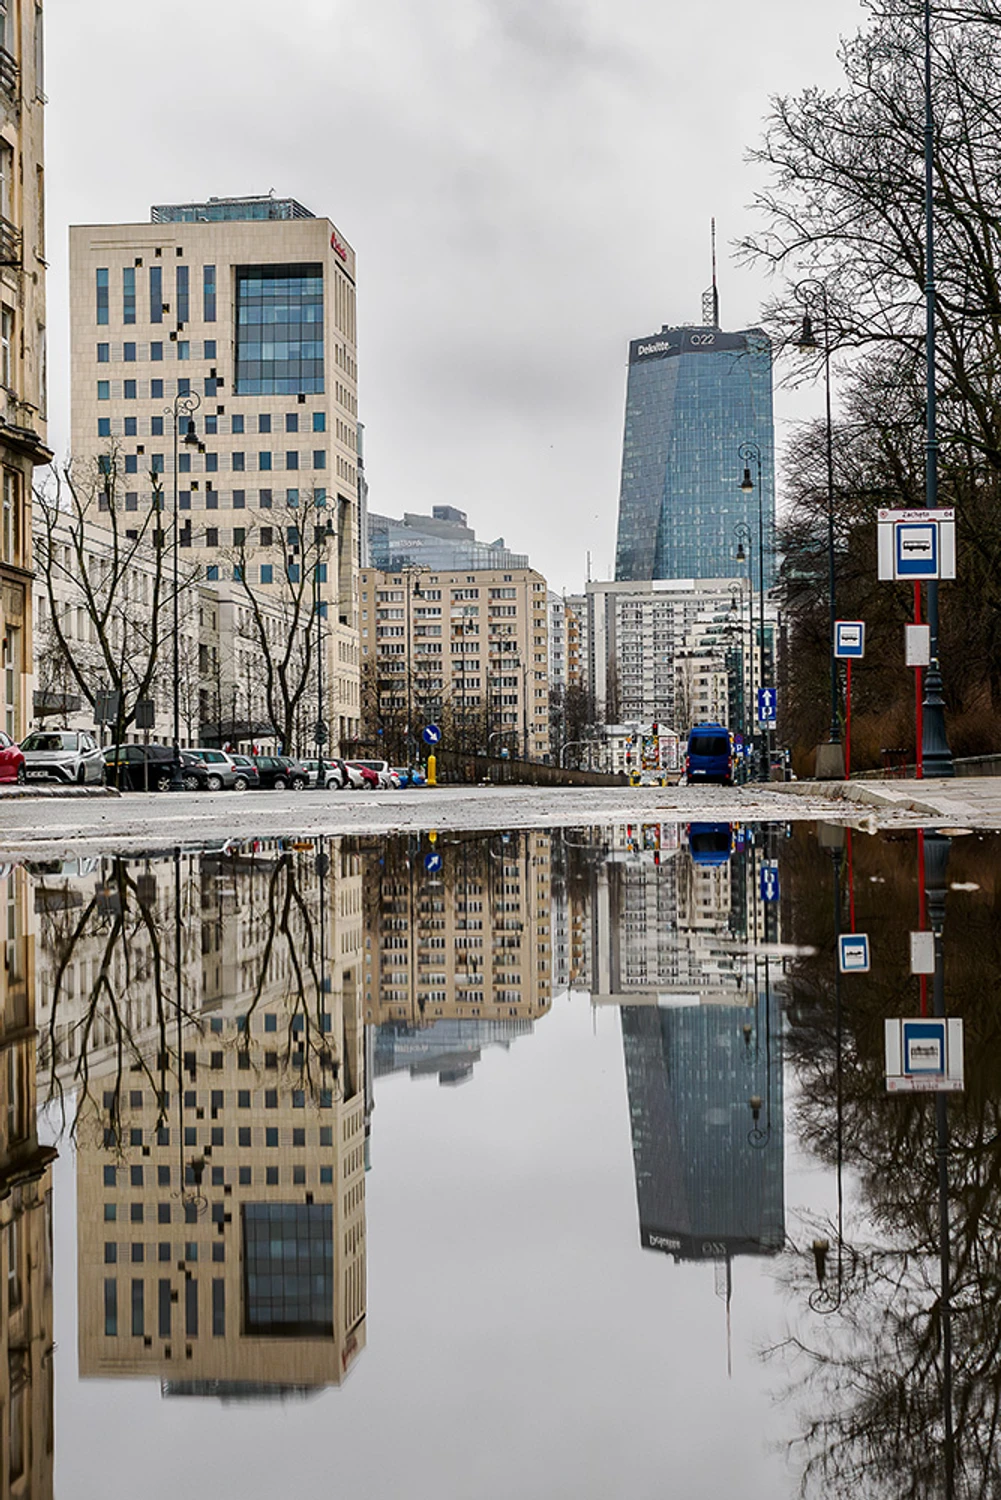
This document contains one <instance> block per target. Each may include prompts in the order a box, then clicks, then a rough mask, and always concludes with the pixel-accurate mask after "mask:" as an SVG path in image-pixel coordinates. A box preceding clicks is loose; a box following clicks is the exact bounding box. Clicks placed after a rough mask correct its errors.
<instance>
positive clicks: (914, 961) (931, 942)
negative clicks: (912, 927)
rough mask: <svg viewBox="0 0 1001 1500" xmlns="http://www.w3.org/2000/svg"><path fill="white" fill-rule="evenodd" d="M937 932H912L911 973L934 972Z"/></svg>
mask: <svg viewBox="0 0 1001 1500" xmlns="http://www.w3.org/2000/svg"><path fill="white" fill-rule="evenodd" d="M934 972H935V934H934V933H933V932H912V933H911V973H912V974H934Z"/></svg>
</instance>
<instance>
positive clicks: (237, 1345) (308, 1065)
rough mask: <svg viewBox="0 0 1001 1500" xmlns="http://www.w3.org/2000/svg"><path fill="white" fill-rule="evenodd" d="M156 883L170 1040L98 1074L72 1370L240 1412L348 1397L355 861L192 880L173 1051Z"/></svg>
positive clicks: (355, 1229) (357, 1092)
mask: <svg viewBox="0 0 1001 1500" xmlns="http://www.w3.org/2000/svg"><path fill="white" fill-rule="evenodd" d="M318 855H320V856H322V857H324V858H328V859H329V861H330V863H329V870H328V873H326V875H325V877H324V879H323V882H322V883H323V887H324V894H323V897H322V899H321V889H320V887H321V881H320V876H319V874H318V871H317V857H318ZM153 870H154V872H155V874H156V876H157V882H158V898H157V899H158V910H157V916H158V930H159V931H160V933H161V937H162V942H163V957H164V960H165V962H166V963H167V965H168V972H167V976H166V978H165V981H164V991H165V996H164V999H165V1006H164V1009H165V1013H166V1017H167V1022H168V1024H167V1026H166V1029H165V1031H164V1032H163V1033H162V1034H160V1033H158V1029H157V1027H156V1025H154V1027H153V1031H152V1034H151V1035H150V1036H149V1037H148V1039H147V1041H146V1044H145V1046H144V1048H143V1049H142V1053H141V1061H135V1062H132V1063H131V1065H127V1066H126V1068H125V1070H124V1072H121V1073H120V1072H119V1071H118V1069H117V1068H116V1066H115V1064H114V1060H113V1058H112V1057H111V1056H110V1055H109V1054H108V1053H107V1052H106V1051H105V1052H104V1054H103V1056H102V1060H101V1063H100V1067H99V1070H95V1071H94V1072H92V1074H91V1080H90V1089H89V1094H90V1097H89V1100H88V1102H87V1105H86V1108H85V1110H84V1112H83V1114H82V1115H81V1121H80V1128H79V1137H78V1158H77V1182H78V1233H79V1244H78V1253H79V1355H80V1373H81V1375H83V1376H101V1377H115V1376H119V1377H133V1378H137V1377H141V1376H143V1375H150V1376H153V1375H155V1376H158V1377H159V1378H160V1379H161V1381H162V1382H163V1389H164V1392H165V1393H166V1394H169V1395H218V1396H222V1397H225V1398H230V1399H239V1398H241V1397H248V1396H266V1395H281V1394H291V1393H306V1392H308V1391H310V1390H315V1389H318V1388H320V1387H322V1386H325V1385H336V1384H339V1383H340V1381H341V1380H342V1379H343V1377H344V1375H345V1374H346V1373H347V1372H348V1370H349V1369H350V1367H351V1365H352V1363H353V1361H354V1359H355V1358H356V1356H357V1355H358V1353H359V1352H360V1350H361V1349H362V1348H363V1347H364V1343H365V1182H364V1171H365V1089H364V1043H363V1032H362V1027H361V1024H360V1017H359V1015H358V1006H359V1001H360V987H359V985H358V982H357V964H358V959H359V953H360V936H361V892H360V885H361V878H360V872H359V867H358V860H357V857H356V856H353V855H350V854H348V853H346V852H343V851H342V850H341V848H340V847H339V845H338V844H337V843H336V842H334V843H331V844H328V845H327V847H326V849H324V850H319V849H313V848H307V849H304V850H301V851H300V852H299V853H297V854H289V853H287V852H285V851H281V850H276V849H269V848H266V847H261V848H259V849H257V850H256V851H255V852H254V853H253V854H246V855H244V854H241V853H240V852H237V853H235V854H226V855H222V856H217V857H202V858H201V860H199V861H197V862H195V863H193V864H191V865H189V866H186V867H185V869H184V872H183V877H182V878H181V890H182V894H181V908H182V913H183V917H184V928H183V934H182V971H183V972H184V974H185V978H186V981H187V982H188V983H189V984H190V989H189V991H188V992H187V993H186V994H185V995H184V1011H185V1019H184V1021H183V1023H182V1030H181V1037H180V1043H179V1044H178V1035H177V1023H176V1010H175V1007H174V1004H173V977H172V976H173V972H174V969H173V960H172V952H173V949H172V944H173V931H174V922H173V914H174V901H173V895H172V892H173V883H172V882H173V879H174V875H173V866H172V865H171V864H169V863H168V864H160V865H156V866H154V867H153ZM321 928H322V931H321ZM192 943H196V944H197V945H198V946H199V947H200V949H201V956H202V963H201V965H200V966H199V965H197V964H192V963H191V962H190V961H189V958H190V948H191V945H192ZM321 949H322V961H321ZM191 976H195V978H194V982H193V983H192V982H191ZM149 983H150V984H153V981H152V980H150V981H149ZM154 990H155V985H154ZM154 1003H155V996H154ZM179 1073H180V1078H179V1076H178V1075H179Z"/></svg>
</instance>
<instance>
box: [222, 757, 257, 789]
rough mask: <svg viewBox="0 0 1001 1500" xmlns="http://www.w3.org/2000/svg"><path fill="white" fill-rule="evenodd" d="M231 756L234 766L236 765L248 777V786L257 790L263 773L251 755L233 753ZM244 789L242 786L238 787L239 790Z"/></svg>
mask: <svg viewBox="0 0 1001 1500" xmlns="http://www.w3.org/2000/svg"><path fill="white" fill-rule="evenodd" d="M229 758H230V760H231V761H232V762H233V764H234V766H236V767H237V768H238V769H239V770H240V771H241V772H242V774H243V775H244V776H245V777H246V778H247V786H248V787H249V789H250V790H251V791H252V792H253V791H256V790H257V788H258V787H259V786H260V784H261V773H260V772H259V771H258V769H257V767H256V766H255V765H254V762H253V761H252V760H251V758H250V756H249V755H237V754H235V753H231V754H230V757H229ZM242 790H243V788H242V787H237V791H242Z"/></svg>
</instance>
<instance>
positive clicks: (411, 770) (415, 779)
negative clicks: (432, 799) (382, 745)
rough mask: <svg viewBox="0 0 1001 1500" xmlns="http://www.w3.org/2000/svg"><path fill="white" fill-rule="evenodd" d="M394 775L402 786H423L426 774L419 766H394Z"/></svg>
mask: <svg viewBox="0 0 1001 1500" xmlns="http://www.w3.org/2000/svg"><path fill="white" fill-rule="evenodd" d="M392 770H393V775H394V776H395V777H396V778H397V780H398V782H399V785H400V786H423V785H424V775H423V772H422V771H420V770H418V768H417V766H393V768H392Z"/></svg>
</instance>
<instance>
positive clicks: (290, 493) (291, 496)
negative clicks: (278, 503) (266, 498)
mask: <svg viewBox="0 0 1001 1500" xmlns="http://www.w3.org/2000/svg"><path fill="white" fill-rule="evenodd" d="M285 504H286V505H288V506H290V507H291V509H292V510H295V508H296V506H297V505H298V504H299V491H298V490H286V491H285Z"/></svg>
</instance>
